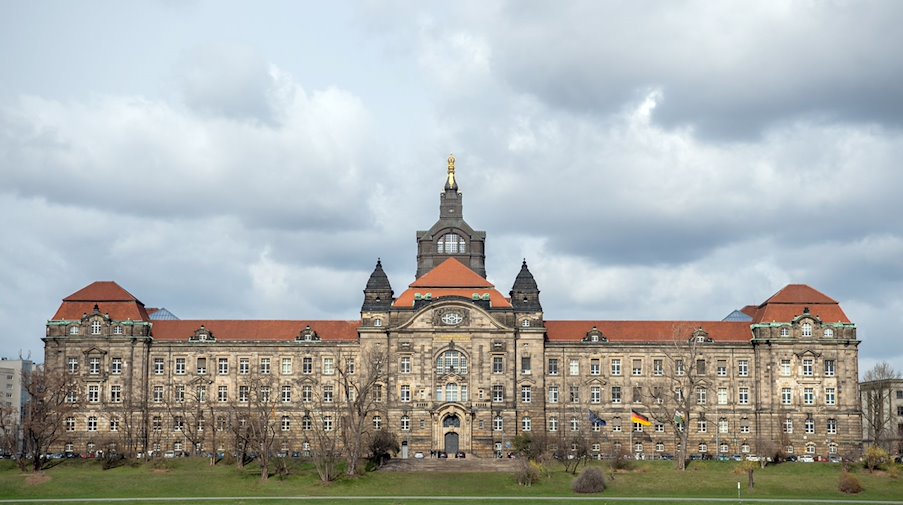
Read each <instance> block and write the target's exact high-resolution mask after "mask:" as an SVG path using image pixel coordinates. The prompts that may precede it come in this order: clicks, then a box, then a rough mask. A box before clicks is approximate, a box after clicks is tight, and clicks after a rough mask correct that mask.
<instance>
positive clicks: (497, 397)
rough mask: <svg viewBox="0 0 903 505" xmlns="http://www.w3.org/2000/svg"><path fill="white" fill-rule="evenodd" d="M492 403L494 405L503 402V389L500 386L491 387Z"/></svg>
mask: <svg viewBox="0 0 903 505" xmlns="http://www.w3.org/2000/svg"><path fill="white" fill-rule="evenodd" d="M492 401H493V402H495V403H500V402H503V401H505V387H504V386H502V385H501V384H493V385H492Z"/></svg>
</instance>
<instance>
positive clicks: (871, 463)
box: [863, 445, 890, 472]
mask: <svg viewBox="0 0 903 505" xmlns="http://www.w3.org/2000/svg"><path fill="white" fill-rule="evenodd" d="M888 461H890V455H889V454H888V453H887V451H885V450H884V449H882V448H880V447H876V446H874V445H873V446H871V447H869V448H868V449H867V450H866V451H865V459H864V461H863V464H864V465H865V467H866V468H868V471H870V472H871V471H873V470H875V469H878V468H881V466H882V465H885V464H887V462H888Z"/></svg>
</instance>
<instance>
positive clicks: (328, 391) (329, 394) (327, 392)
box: [323, 386, 411, 403]
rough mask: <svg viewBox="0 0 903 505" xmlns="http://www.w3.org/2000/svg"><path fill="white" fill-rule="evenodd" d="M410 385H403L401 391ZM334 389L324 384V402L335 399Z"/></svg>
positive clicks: (330, 401)
mask: <svg viewBox="0 0 903 505" xmlns="http://www.w3.org/2000/svg"><path fill="white" fill-rule="evenodd" d="M405 387H408V388H410V386H401V391H402V393H404V388H405ZM410 394H411V390H410V389H408V395H409V396H410ZM334 399H335V398H334V395H333V389H332V386H323V403H332V402H333V400H334Z"/></svg>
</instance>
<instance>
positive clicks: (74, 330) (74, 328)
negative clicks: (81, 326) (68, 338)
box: [69, 326, 78, 335]
mask: <svg viewBox="0 0 903 505" xmlns="http://www.w3.org/2000/svg"><path fill="white" fill-rule="evenodd" d="M69 334H70V335H78V326H70V327H69Z"/></svg>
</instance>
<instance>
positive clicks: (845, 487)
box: [839, 472, 863, 494]
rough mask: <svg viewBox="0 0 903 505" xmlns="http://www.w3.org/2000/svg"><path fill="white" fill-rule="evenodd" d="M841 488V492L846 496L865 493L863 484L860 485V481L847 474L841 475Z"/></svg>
mask: <svg viewBox="0 0 903 505" xmlns="http://www.w3.org/2000/svg"><path fill="white" fill-rule="evenodd" d="M839 488H840V491H841V492H843V493H846V494H856V493H861V492H862V491H863V489H862V484H860V483H859V479H857V478H856V476H854V475H851V474H849V473H847V472H843V473H842V474H840V484H839Z"/></svg>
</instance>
